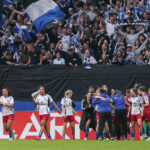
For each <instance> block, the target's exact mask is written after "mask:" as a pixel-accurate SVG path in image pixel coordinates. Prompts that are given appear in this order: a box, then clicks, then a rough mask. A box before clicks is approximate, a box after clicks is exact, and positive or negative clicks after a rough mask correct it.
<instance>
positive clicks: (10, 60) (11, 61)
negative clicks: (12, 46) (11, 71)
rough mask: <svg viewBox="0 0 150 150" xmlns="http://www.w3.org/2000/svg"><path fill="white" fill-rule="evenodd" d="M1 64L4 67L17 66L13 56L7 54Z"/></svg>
mask: <svg viewBox="0 0 150 150" xmlns="http://www.w3.org/2000/svg"><path fill="white" fill-rule="evenodd" d="M0 64H3V65H16V64H17V63H16V61H15V60H14V59H13V58H12V54H10V53H7V54H6V56H5V57H3V58H1V60H0Z"/></svg>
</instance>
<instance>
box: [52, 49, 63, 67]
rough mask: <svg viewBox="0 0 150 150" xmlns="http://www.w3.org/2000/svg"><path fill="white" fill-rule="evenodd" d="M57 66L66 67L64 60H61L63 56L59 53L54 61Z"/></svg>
mask: <svg viewBox="0 0 150 150" xmlns="http://www.w3.org/2000/svg"><path fill="white" fill-rule="evenodd" d="M53 64H55V65H65V60H64V58H61V54H60V53H59V52H57V53H56V58H55V59H54V61H53Z"/></svg>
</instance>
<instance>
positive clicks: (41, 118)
mask: <svg viewBox="0 0 150 150" xmlns="http://www.w3.org/2000/svg"><path fill="white" fill-rule="evenodd" d="M48 119H49V115H40V120H41V121H42V120H46V121H47V120H48Z"/></svg>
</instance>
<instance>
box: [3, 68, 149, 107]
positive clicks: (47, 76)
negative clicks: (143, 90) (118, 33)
mask: <svg viewBox="0 0 150 150" xmlns="http://www.w3.org/2000/svg"><path fill="white" fill-rule="evenodd" d="M136 82H138V83H141V84H143V85H145V86H146V87H149V86H150V67H149V66H135V65H125V66H118V65H95V66H92V69H85V68H84V66H80V67H77V68H74V67H67V66H60V65H43V66H40V67H39V66H30V67H29V66H3V65H0V90H2V89H3V88H6V87H7V88H10V89H12V91H13V93H14V97H15V99H16V100H20V101H26V102H27V101H32V99H31V93H32V92H35V90H36V89H37V87H38V86H39V85H44V86H45V87H46V90H47V93H49V94H50V95H51V96H52V97H53V99H54V100H55V101H61V98H62V97H63V95H64V92H65V90H67V89H72V90H73V92H74V95H73V100H75V101H81V100H82V98H83V97H84V95H85V94H86V92H87V89H88V86H89V85H94V86H96V85H97V86H100V85H102V84H106V85H108V87H109V89H112V88H113V89H120V90H123V92H125V90H126V89H128V88H131V87H133V85H134V84H135V83H136ZM22 107H23V106H22Z"/></svg>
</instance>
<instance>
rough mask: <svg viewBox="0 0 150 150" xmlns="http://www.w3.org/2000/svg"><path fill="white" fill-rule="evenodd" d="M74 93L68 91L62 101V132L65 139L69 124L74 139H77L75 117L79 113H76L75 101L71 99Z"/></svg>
mask: <svg viewBox="0 0 150 150" xmlns="http://www.w3.org/2000/svg"><path fill="white" fill-rule="evenodd" d="M72 95H73V92H72V91H71V90H67V91H66V92H65V97H63V98H62V100H61V107H62V122H63V130H62V138H63V139H65V134H66V129H67V123H68V122H69V123H70V125H71V130H72V139H75V128H74V115H73V114H75V115H76V116H77V113H76V112H75V111H74V108H73V107H74V106H73V101H72V99H71V97H72Z"/></svg>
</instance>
